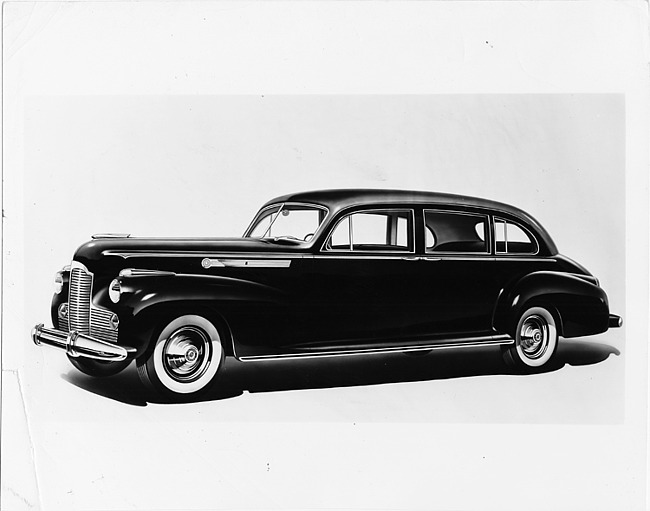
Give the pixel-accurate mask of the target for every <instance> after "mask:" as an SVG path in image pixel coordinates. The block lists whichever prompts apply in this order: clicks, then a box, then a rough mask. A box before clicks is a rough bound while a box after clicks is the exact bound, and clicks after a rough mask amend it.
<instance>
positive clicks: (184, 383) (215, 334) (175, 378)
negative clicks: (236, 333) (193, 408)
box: [138, 314, 224, 395]
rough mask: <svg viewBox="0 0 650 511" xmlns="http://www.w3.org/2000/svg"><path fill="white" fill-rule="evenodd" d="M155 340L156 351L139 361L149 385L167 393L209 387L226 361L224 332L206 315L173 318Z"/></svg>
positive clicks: (172, 393) (141, 372) (182, 392)
mask: <svg viewBox="0 0 650 511" xmlns="http://www.w3.org/2000/svg"><path fill="white" fill-rule="evenodd" d="M152 342H154V343H155V344H154V347H153V351H151V353H150V355H149V356H148V357H146V358H145V359H143V360H139V361H138V375H139V376H140V379H141V380H142V382H143V383H144V384H145V386H146V387H148V388H150V389H153V390H155V391H157V392H159V393H161V394H163V395H165V394H166V395H190V394H196V393H198V392H201V391H203V390H205V389H206V388H207V387H208V386H209V385H210V383H211V382H212V381H213V380H214V377H215V375H216V374H217V371H218V370H219V368H220V367H221V365H222V363H223V357H224V354H223V346H222V343H221V335H220V334H219V331H218V330H217V328H216V327H215V326H214V325H213V324H212V323H211V322H210V321H208V320H207V319H206V318H204V317H203V316H198V315H194V314H188V315H184V316H180V317H178V318H176V319H174V320H172V321H170V322H169V323H168V324H167V325H166V326H165V327H164V328H163V329H162V330H161V331H160V333H159V334H158V335H157V336H156V338H155V339H152Z"/></svg>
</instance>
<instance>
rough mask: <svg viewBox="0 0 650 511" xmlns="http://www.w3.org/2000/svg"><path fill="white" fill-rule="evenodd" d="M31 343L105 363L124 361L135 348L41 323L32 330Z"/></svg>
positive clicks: (72, 355)
mask: <svg viewBox="0 0 650 511" xmlns="http://www.w3.org/2000/svg"><path fill="white" fill-rule="evenodd" d="M32 341H34V344H36V345H37V346H40V345H45V346H52V347H53V348H59V349H62V350H65V352H66V353H67V354H68V355H70V356H71V357H84V358H93V359H95V360H105V361H107V362H119V361H121V360H125V359H126V358H127V357H128V356H129V354H131V353H135V351H136V350H135V348H130V347H125V346H118V345H117V344H112V343H110V342H106V341H100V340H99V339H95V338H94V337H90V336H88V335H84V334H80V333H79V332H75V331H73V332H62V331H61V330H55V329H54V328H45V327H44V326H43V323H41V324H39V325H36V326H35V327H34V328H33V329H32Z"/></svg>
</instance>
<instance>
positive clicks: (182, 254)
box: [104, 250, 309, 259]
mask: <svg viewBox="0 0 650 511" xmlns="http://www.w3.org/2000/svg"><path fill="white" fill-rule="evenodd" d="M104 255H112V256H117V257H121V258H123V259H128V258H130V257H201V258H208V259H217V258H221V257H223V258H233V259H235V258H250V256H251V252H192V251H178V252H144V251H142V252H140V251H137V250H134V251H113V250H107V251H105V252H104ZM305 255H309V254H302V253H301V254H296V253H287V252H281V253H278V252H276V253H272V252H269V253H267V252H262V253H260V258H264V259H286V258H288V257H290V258H292V259H300V258H302V257H304V256H305Z"/></svg>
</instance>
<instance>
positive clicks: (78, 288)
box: [68, 266, 93, 335]
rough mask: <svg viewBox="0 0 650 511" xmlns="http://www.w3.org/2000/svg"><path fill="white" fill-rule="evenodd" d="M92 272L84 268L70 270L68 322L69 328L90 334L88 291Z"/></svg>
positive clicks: (89, 290)
mask: <svg viewBox="0 0 650 511" xmlns="http://www.w3.org/2000/svg"><path fill="white" fill-rule="evenodd" d="M92 287H93V276H92V274H90V273H88V272H87V271H85V269H84V268H79V267H78V266H77V267H73V268H72V270H71V272H70V291H69V304H68V307H69V309H68V311H69V313H68V323H69V328H70V330H76V331H77V332H79V333H80V334H85V335H90V328H89V327H90V292H91V290H92Z"/></svg>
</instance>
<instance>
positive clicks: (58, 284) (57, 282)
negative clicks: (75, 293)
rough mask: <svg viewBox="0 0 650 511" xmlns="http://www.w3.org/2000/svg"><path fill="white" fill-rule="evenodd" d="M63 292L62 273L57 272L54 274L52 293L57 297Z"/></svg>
mask: <svg viewBox="0 0 650 511" xmlns="http://www.w3.org/2000/svg"><path fill="white" fill-rule="evenodd" d="M61 291H63V272H60V271H57V272H56V273H55V274H54V292H55V293H56V294H57V295H58V294H60V293H61Z"/></svg>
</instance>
